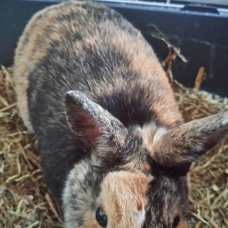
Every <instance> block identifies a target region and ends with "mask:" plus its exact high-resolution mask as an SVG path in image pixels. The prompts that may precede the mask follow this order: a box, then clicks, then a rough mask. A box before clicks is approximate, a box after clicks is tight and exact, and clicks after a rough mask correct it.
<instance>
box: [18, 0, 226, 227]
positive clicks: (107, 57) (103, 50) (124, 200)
mask: <svg viewBox="0 0 228 228" xmlns="http://www.w3.org/2000/svg"><path fill="white" fill-rule="evenodd" d="M14 79H15V84H16V92H17V97H18V108H19V110H20V112H21V115H22V118H23V121H24V123H25V125H26V127H27V129H28V131H29V132H34V133H35V136H36V138H37V140H38V145H39V148H38V149H39V151H40V155H41V159H42V163H41V165H42V170H43V175H44V178H45V180H46V182H47V184H48V186H49V188H50V189H51V190H52V191H53V193H54V194H55V195H56V196H57V197H58V198H59V199H60V203H61V205H62V208H63V212H64V221H65V226H66V227H67V228H73V227H75V228H76V227H77V228H80V227H81V228H82V227H83V228H99V227H107V228H140V227H143V228H177V227H178V228H184V227H187V215H188V184H187V182H188V181H187V173H188V171H189V168H190V166H191V164H192V162H194V161H195V160H196V159H197V158H198V157H199V156H201V155H202V154H204V153H205V152H206V151H208V150H209V149H211V148H213V147H214V146H215V145H216V144H217V143H218V142H220V140H222V139H223V138H224V137H225V136H226V135H227V133H228V112H226V113H221V114H217V115H214V116H211V117H207V118H204V119H200V120H195V121H192V122H189V123H186V124H183V120H182V117H181V115H180V112H179V111H178V106H177V104H176V102H175V99H174V95H173V92H172V90H171V87H170V85H169V83H168V80H167V77H166V75H165V72H164V71H163V69H162V67H161V65H160V63H159V61H158V59H157V57H156V55H155V53H154V52H153V50H152V48H151V47H150V45H149V44H148V43H147V42H146V41H145V39H144V38H143V36H142V35H141V33H140V32H139V31H138V30H137V29H135V28H134V27H133V26H132V25H131V24H130V23H129V22H127V21H126V20H125V19H124V18H123V17H122V16H120V15H119V14H118V13H117V12H115V11H114V10H112V9H110V8H108V7H105V6H102V5H100V4H96V3H89V2H77V1H73V2H65V3H61V4H57V5H54V6H51V7H47V8H46V9H44V10H42V11H40V12H38V13H37V14H36V15H34V17H33V18H32V19H31V20H30V22H29V23H28V25H27V26H26V28H25V30H24V32H23V35H22V36H21V38H20V40H19V43H18V47H17V49H16V55H15V64H14Z"/></svg>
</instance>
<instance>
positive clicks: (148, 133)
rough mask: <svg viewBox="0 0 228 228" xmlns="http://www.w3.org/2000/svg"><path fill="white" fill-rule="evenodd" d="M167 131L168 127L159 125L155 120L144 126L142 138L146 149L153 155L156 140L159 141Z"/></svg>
mask: <svg viewBox="0 0 228 228" xmlns="http://www.w3.org/2000/svg"><path fill="white" fill-rule="evenodd" d="M166 132H167V129H166V128H164V127H158V126H156V124H155V123H154V122H151V123H150V124H148V125H145V126H143V127H142V138H143V141H144V143H145V146H146V149H147V150H148V152H149V153H150V154H151V155H152V154H153V145H154V143H156V141H158V140H159V139H160V138H161V137H162V135H164V134H165V133H166Z"/></svg>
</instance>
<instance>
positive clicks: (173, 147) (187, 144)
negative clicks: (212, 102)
mask: <svg viewBox="0 0 228 228" xmlns="http://www.w3.org/2000/svg"><path fill="white" fill-rule="evenodd" d="M226 136H228V112H224V113H219V114H216V115H212V116H209V117H205V118H202V119H197V120H193V121H191V122H188V123H185V124H182V125H180V126H179V127H176V128H174V129H172V130H170V131H168V132H167V133H165V134H163V135H162V136H161V137H160V138H158V139H157V140H155V141H154V142H153V145H152V150H151V151H150V155H151V157H152V158H153V159H154V160H155V161H156V162H157V163H158V164H160V165H162V166H165V167H170V168H171V167H175V168H177V169H180V170H183V171H184V172H188V170H189V168H190V166H191V164H192V162H194V161H196V159H197V158H198V157H199V156H201V155H203V154H204V153H206V152H207V151H208V150H210V149H212V148H213V147H214V146H216V145H217V144H218V143H219V142H220V141H221V140H223V139H224V138H225V137H226Z"/></svg>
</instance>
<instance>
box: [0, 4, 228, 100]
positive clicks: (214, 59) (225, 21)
mask: <svg viewBox="0 0 228 228" xmlns="http://www.w3.org/2000/svg"><path fill="white" fill-rule="evenodd" d="M58 2H61V1H60V0H27V1H26V0H0V64H2V65H4V66H10V65H11V64H12V63H13V56H14V49H15V47H16V44H17V41H18V38H19V36H20V35H21V33H22V31H23V28H24V27H25V25H26V23H27V22H28V20H29V19H30V18H31V16H32V15H33V14H34V13H35V12H37V11H38V10H40V9H42V8H44V7H46V6H49V5H51V4H56V3H58ZM148 2H149V1H144V2H142V3H140V4H136V3H134V2H133V1H132V2H130V3H127V4H123V3H118V2H117V1H116V2H115V1H113V2H109V3H105V4H107V5H109V6H110V7H113V8H114V9H116V10H117V11H119V12H120V13H121V14H122V15H123V16H124V17H125V18H126V19H128V20H129V21H130V22H131V23H132V24H133V25H134V26H136V27H137V28H138V29H140V30H141V31H142V33H143V35H144V36H145V38H146V39H147V40H148V41H149V43H150V44H151V45H152V47H153V48H154V50H155V52H156V54H157V55H158V57H159V58H160V60H164V59H165V57H166V56H167V54H168V48H167V45H166V44H165V43H164V42H163V41H162V40H159V39H157V38H154V37H153V36H154V35H158V32H157V30H156V29H155V28H154V26H151V25H156V27H157V28H158V29H159V30H160V31H161V32H162V33H163V34H165V36H166V38H167V39H168V41H169V42H171V43H172V44H173V45H175V46H176V47H178V48H179V49H180V51H181V54H182V55H183V56H184V57H185V58H186V59H187V60H188V62H187V63H184V62H183V61H182V60H181V59H180V58H176V59H175V61H174V63H173V67H172V71H173V76H174V78H175V79H177V80H178V81H179V82H181V83H183V84H184V85H185V86H187V87H193V86H194V82H195V78H196V75H197V72H198V70H199V68H200V67H205V77H206V79H205V80H204V82H203V83H202V86H201V89H203V90H206V91H208V92H211V93H215V94H218V95H220V96H226V97H228V13H227V14H226V13H219V11H218V10H217V8H216V7H217V6H214V5H211V6H209V7H208V6H202V5H192V4H191V5H187V4H185V6H184V7H179V8H178V7H177V8H175V7H169V8H167V7H164V6H159V5H152V4H151V5H148ZM158 2H159V1H158ZM160 2H164V1H160ZM144 3H145V4H144ZM224 9H225V8H224ZM224 12H225V11H224ZM227 12H228V10H227Z"/></svg>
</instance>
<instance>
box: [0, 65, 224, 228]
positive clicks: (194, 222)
mask: <svg viewBox="0 0 228 228" xmlns="http://www.w3.org/2000/svg"><path fill="white" fill-rule="evenodd" d="M200 72H201V73H200ZM200 78H202V69H201V71H199V76H198V78H197V80H196V89H188V88H185V87H183V86H182V85H180V84H178V83H177V82H175V81H172V86H173V88H174V91H175V96H176V100H177V102H178V104H179V107H180V110H181V112H182V114H183V116H184V118H185V120H186V121H189V120H192V119H197V118H200V117H204V116H208V115H210V114H214V113H217V112H220V111H224V110H228V100H227V99H222V98H219V97H214V96H212V95H210V94H207V93H202V92H197V89H198V88H199V83H198V84H197V81H198V82H199V81H201V80H200ZM15 102H16V100H15V93H14V87H13V82H12V69H10V68H8V69H5V68H4V67H2V69H1V70H0V215H1V216H0V227H7V228H11V227H17V228H25V227H26V228H32V227H37V228H38V227H56V228H57V227H62V221H61V219H59V218H60V210H59V207H58V205H57V203H56V200H55V199H54V198H53V197H52V195H51V193H50V192H49V190H48V189H47V187H46V184H45V183H44V181H43V179H42V173H41V170H40V165H39V156H38V154H37V151H36V150H35V146H34V142H35V140H34V136H33V135H29V134H27V132H26V130H25V128H24V126H23V123H22V120H21V118H20V116H19V113H18V111H17V108H16V103H15ZM227 152H228V140H226V141H224V142H223V143H221V144H220V145H218V146H217V147H216V148H214V149H213V150H212V151H210V152H208V153H207V154H206V155H204V156H203V157H202V158H201V159H200V160H199V161H197V162H196V163H195V164H194V165H193V166H192V169H191V179H192V181H191V182H192V192H191V195H190V202H191V209H192V218H191V220H190V226H189V227H191V228H193V227H194V228H198V227H214V228H225V227H228V156H227Z"/></svg>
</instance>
